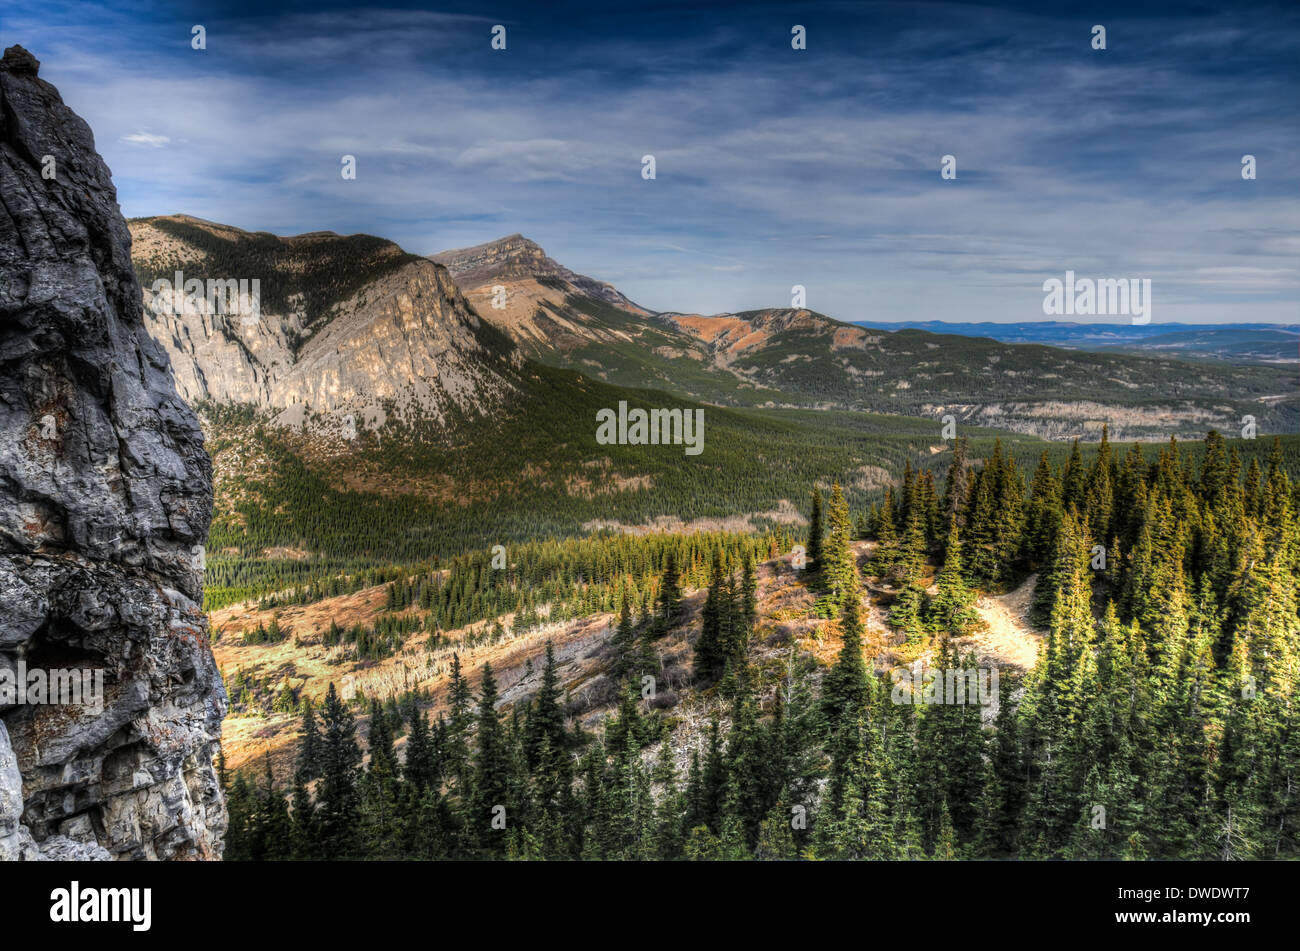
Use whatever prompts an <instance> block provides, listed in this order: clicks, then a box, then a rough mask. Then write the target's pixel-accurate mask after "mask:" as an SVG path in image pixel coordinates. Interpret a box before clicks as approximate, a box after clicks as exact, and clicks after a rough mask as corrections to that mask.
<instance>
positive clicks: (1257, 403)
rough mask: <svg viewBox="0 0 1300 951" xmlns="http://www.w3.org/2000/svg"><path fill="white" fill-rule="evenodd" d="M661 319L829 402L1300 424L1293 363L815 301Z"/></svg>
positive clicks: (1053, 434) (896, 408)
mask: <svg viewBox="0 0 1300 951" xmlns="http://www.w3.org/2000/svg"><path fill="white" fill-rule="evenodd" d="M660 318H661V319H663V320H666V321H669V322H671V323H672V324H673V325H674V326H677V327H680V328H681V329H684V330H686V331H688V332H691V333H693V334H695V335H696V336H697V337H698V338H699V339H700V340H702V341H704V342H706V343H707V345H708V347H709V352H710V357H711V359H712V360H713V361H714V362H715V363H716V364H718V365H720V366H724V367H725V368H726V369H728V370H729V371H730V372H732V373H733V374H735V375H736V376H737V377H738V378H740V379H742V380H746V381H749V382H750V383H751V384H752V385H753V386H754V387H756V388H757V387H765V388H768V389H771V390H776V391H778V392H780V393H783V394H801V395H802V396H804V397H805V398H810V399H812V400H815V401H816V402H817V403H818V404H819V405H823V406H837V407H844V408H849V409H860V410H868V411H871V412H878V413H894V414H902V415H908V416H922V417H928V418H938V417H940V416H942V415H945V414H949V413H950V414H952V415H953V416H955V417H956V418H957V419H958V420H961V421H966V422H970V423H974V424H977V425H985V426H997V427H1000V428H1005V429H1010V430H1013V431H1016V432H1023V433H1027V434H1032V435H1036V436H1040V437H1043V438H1047V439H1072V438H1082V439H1096V438H1099V436H1100V434H1101V429H1102V426H1103V425H1109V426H1110V430H1111V435H1112V437H1114V438H1118V439H1123V440H1131V439H1152V438H1161V437H1162V436H1167V435H1171V434H1172V435H1178V436H1181V437H1183V438H1195V436H1196V434H1197V433H1198V431H1200V430H1204V429H1206V428H1210V427H1215V428H1219V429H1222V430H1224V431H1227V432H1234V431H1237V430H1239V429H1240V427H1241V419H1242V417H1244V416H1246V415H1250V416H1254V417H1255V418H1256V421H1257V425H1258V426H1259V430H1260V432H1263V433H1265V434H1274V433H1290V432H1294V431H1295V430H1296V429H1297V427H1298V425H1300V389H1297V387H1296V385H1295V379H1294V372H1293V371H1292V370H1290V369H1287V368H1283V367H1265V366H1232V365H1211V364H1204V363H1198V364H1192V363H1189V362H1185V361H1181V360H1174V359H1170V358H1161V359H1151V358H1144V357H1137V356H1131V355H1128V354H1121V353H1091V352H1089V353H1082V352H1078V351H1071V350H1065V349H1060V348H1055V347H1046V346H1040V345H1026V344H1007V343H1001V342H999V341H996V340H991V339H988V338H982V337H963V336H958V335H954V334H933V333H928V332H926V331H922V330H899V331H894V332H889V331H883V330H878V329H873V328H867V327H863V326H859V325H854V324H845V323H841V322H839V321H836V320H833V319H831V318H829V317H825V316H823V315H821V314H817V313H814V312H812V311H807V310H789V309H778V310H763V311H750V312H747V313H740V314H721V315H717V316H712V317H704V316H700V315H686V314H662V315H660Z"/></svg>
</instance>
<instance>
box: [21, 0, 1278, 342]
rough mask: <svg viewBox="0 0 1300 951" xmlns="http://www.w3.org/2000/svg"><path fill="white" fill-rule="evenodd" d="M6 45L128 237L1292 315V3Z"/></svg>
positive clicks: (660, 280) (658, 277)
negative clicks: (495, 249) (392, 251)
mask: <svg viewBox="0 0 1300 951" xmlns="http://www.w3.org/2000/svg"><path fill="white" fill-rule="evenodd" d="M791 10H793V11H795V12H791ZM1098 10H1100V11H1101V12H1097V11H1098ZM498 23H499V24H502V25H504V26H505V27H506V29H507V47H506V49H505V50H503V51H498V50H492V49H491V47H490V39H491V28H492V26H493V25H494V24H498ZM794 23H799V24H802V25H804V26H805V27H806V28H807V37H808V48H807V49H806V50H802V51H798V50H793V49H791V46H790V29H791V26H792V25H793V24H794ZM1094 23H1101V24H1103V25H1105V27H1106V31H1107V49H1106V50H1104V51H1097V50H1093V49H1092V48H1091V46H1090V40H1091V32H1090V30H1091V27H1092V25H1093V24H1094ZM194 24H202V25H203V26H204V28H205V30H206V40H207V49H206V50H193V49H191V46H190V37H191V27H192V25H194ZM0 26H2V27H3V28H4V37H3V39H4V42H5V44H6V45H8V44H9V43H14V42H19V43H22V44H23V45H24V46H26V47H28V48H29V49H31V50H32V51H33V52H34V53H35V54H36V55H37V57H38V58H39V59H41V60H42V76H43V77H45V78H47V79H49V80H50V81H51V82H53V83H55V84H56V85H57V86H59V88H60V90H61V92H62V93H63V96H64V98H65V100H66V101H67V102H68V103H69V104H70V105H71V106H72V107H73V108H74V109H76V110H77V111H78V112H79V113H80V114H81V115H82V116H84V117H85V118H86V119H87V121H88V122H90V124H91V126H92V128H93V129H94V130H95V133H96V138H97V142H98V144H99V147H100V149H101V151H102V152H103V153H104V155H105V157H106V159H107V161H108V163H109V165H110V167H111V168H112V169H113V172H114V178H115V181H116V183H117V186H118V190H119V198H120V200H121V203H122V207H123V211H124V212H125V213H126V214H127V215H131V216H134V215H150V214H164V213H170V212H186V213H189V214H194V215H198V216H200V217H204V218H210V219H213V220H217V221H222V222H226V223H229V224H233V225H237V226H239V227H243V228H247V229H249V230H266V231H274V232H277V233H298V232H304V231H315V230H323V229H330V230H335V231H340V232H356V231H365V232H369V233H372V234H378V235H382V236H384V237H388V238H392V239H393V240H395V241H397V242H398V243H400V244H402V245H403V246H404V247H405V248H407V249H408V250H410V251H413V252H417V253H431V252H433V251H437V250H442V249H444V248H450V247H457V246H463V245H470V244H477V243H480V242H482V241H486V240H490V239H492V238H495V237H499V236H501V235H504V234H508V233H512V232H515V231H519V232H522V233H524V234H526V235H528V236H529V237H531V238H533V239H534V240H536V241H538V242H539V243H540V244H541V245H542V246H543V247H545V248H546V249H547V251H548V252H549V253H550V254H551V255H552V256H553V257H555V258H556V259H558V260H560V261H561V262H563V263H564V264H566V265H568V266H570V267H572V268H574V269H575V270H578V271H581V272H584V273H588V274H591V275H593V276H596V277H599V278H601V279H604V280H609V281H612V282H614V283H615V284H617V285H618V286H619V287H620V288H621V289H622V290H623V291H624V292H625V293H627V294H628V295H629V296H630V297H632V298H633V299H635V300H638V301H639V302H641V303H643V304H644V305H646V306H648V307H652V308H656V309H663V310H693V311H700V312H717V311H723V310H743V309H747V308H757V307H766V306H785V305H787V304H788V303H789V300H790V287H791V286H792V285H794V284H802V285H804V286H805V287H807V289H808V305H809V306H810V307H812V308H814V309H816V310H820V311H822V312H824V313H828V314H831V315H832V316H835V317H839V318H841V319H845V320H872V319H878V320H927V319H948V320H970V321H978V320H1033V319H1037V318H1040V317H1042V309H1041V303H1042V298H1043V292H1042V282H1043V281H1044V280H1045V279H1046V278H1048V277H1053V276H1057V277H1059V276H1061V275H1063V273H1064V272H1065V271H1066V270H1067V269H1070V270H1074V271H1075V272H1076V273H1079V274H1081V275H1091V276H1098V277H1101V276H1105V277H1139V278H1150V279H1151V281H1152V284H1153V294H1154V302H1155V310H1154V312H1155V321H1156V322H1162V321H1222V320H1250V321H1275V322H1297V321H1300V309H1298V305H1297V300H1298V299H1300V298H1298V292H1300V265H1298V261H1300V254H1298V252H1300V198H1297V196H1298V195H1300V160H1298V159H1297V155H1298V154H1300V122H1298V121H1297V113H1296V110H1295V105H1294V104H1295V102H1297V101H1300V65H1298V64H1300V14H1297V12H1296V11H1295V10H1294V9H1293V8H1290V7H1276V8H1269V7H1258V8H1256V9H1254V10H1252V11H1248V12H1239V11H1237V10H1235V9H1234V8H1233V7H1231V6H1228V5H1225V6H1224V7H1223V8H1221V9H1216V8H1214V7H1205V6H1202V7H1199V8H1198V12H1197V13H1196V15H1195V16H1182V15H1163V14H1162V11H1161V10H1159V9H1157V8H1152V9H1150V10H1144V9H1143V8H1142V7H1141V5H1138V6H1136V7H1135V6H1134V5H1132V4H1125V5H1117V6H1113V7H1108V6H1107V5H1105V4H1103V5H1101V6H1100V7H1097V8H1094V9H1093V12H1091V13H1087V14H1084V15H1082V16H1078V15H1044V14H1040V13H1036V12H1033V9H1032V8H1024V9H1022V8H1020V7H1016V6H1000V7H989V6H981V7H968V6H958V5H946V4H926V5H907V6H903V5H893V4H870V5H845V4H813V5H806V4H804V5H798V6H796V7H793V8H785V7H781V6H775V5H755V6H752V7H738V6H735V5H731V4H720V5H716V6H711V5H704V6H701V5H699V4H690V5H689V6H687V5H682V6H675V5H671V4H670V5H664V4H653V5H644V6H638V5H620V6H619V8H618V9H617V10H616V11H607V12H593V11H592V10H590V9H583V8H579V7H577V6H572V7H570V6H566V5H561V6H559V7H555V6H551V5H541V4H529V5H521V6H514V5H511V4H501V5H498V6H496V7H495V8H486V9H484V8H480V9H479V10H474V9H470V8H468V7H466V8H463V9H458V8H448V9H446V10H445V11H443V12H429V11H423V10H416V9H403V8H399V7H394V8H391V9H386V10H369V11H360V10H358V9H357V8H356V7H354V6H353V5H351V4H349V5H347V6H346V7H344V6H342V5H339V6H338V7H337V8H333V9H332V8H331V5H330V4H328V3H326V4H313V5H312V6H311V8H310V9H307V8H285V9H283V10H279V11H277V10H274V9H273V8H272V7H271V6H270V5H268V4H265V3H263V4H257V5H252V4H248V5H240V4H232V5H220V4H218V5H216V6H214V5H212V4H203V5H201V6H196V7H194V8H193V9H189V10H187V9H185V6H184V4H182V5H181V6H180V7H177V6H174V5H166V6H163V5H154V4H140V5H136V6H131V5H119V6H118V7H117V8H116V9H115V11H112V12H110V11H105V10H104V9H102V8H99V7H96V6H92V5H86V4H79V3H51V4H42V5H41V7H40V9H39V11H38V10H32V11H31V14H30V15H26V14H24V12H23V11H22V10H21V9H19V10H18V12H17V14H16V15H11V16H9V17H7V18H6V19H5V21H4V23H3V24H0ZM1247 153H1249V154H1252V155H1254V156H1255V158H1256V162H1257V167H1258V178H1257V180H1255V181H1243V180H1242V177H1241V171H1240V170H1241V159H1242V155H1243V154H1247ZM646 154H652V155H654V156H655V160H656V172H657V177H656V179H655V180H654V181H646V180H644V179H643V178H642V177H641V159H642V156H643V155H646ZM343 155H354V156H355V157H356V163H357V178H356V180H355V181H346V180H344V179H342V177H341V176H340V174H339V170H340V167H341V166H340V161H341V158H342V156H343ZM944 155H953V156H955V158H956V163H957V178H956V179H955V180H952V181H945V180H943V179H941V177H940V174H939V168H940V161H941V157H942V156H944Z"/></svg>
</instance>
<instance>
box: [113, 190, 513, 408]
mask: <svg viewBox="0 0 1300 951" xmlns="http://www.w3.org/2000/svg"><path fill="white" fill-rule="evenodd" d="M130 227H131V231H132V235H133V238H134V242H135V252H134V261H135V265H136V270H137V272H138V273H139V276H140V278H141V284H142V285H143V287H144V298H145V312H146V325H147V327H148V329H149V332H150V333H151V334H152V335H153V337H154V338H155V339H156V340H158V342H159V343H160V344H162V346H163V348H164V349H165V350H166V351H167V353H168V356H169V357H170V358H171V361H172V365H173V367H175V374H176V385H177V390H178V392H179V393H180V395H181V396H182V397H183V398H184V399H186V400H187V401H188V402H190V403H191V404H197V403H201V402H204V401H213V402H218V403H224V402H237V403H245V404H249V405H252V406H256V407H258V408H263V409H271V410H274V411H275V412H276V419H277V421H278V422H280V423H284V424H289V425H299V424H301V423H303V422H305V421H311V420H313V419H314V418H315V417H316V416H317V415H323V416H328V417H332V418H333V419H334V420H335V421H340V420H343V419H344V417H346V416H351V417H352V425H353V426H355V427H362V426H369V427H374V428H378V427H380V426H382V425H383V423H384V422H385V421H386V420H387V419H388V417H389V416H390V415H392V416H395V417H396V418H397V419H399V420H411V419H417V418H418V419H421V420H432V421H435V422H436V423H437V424H438V425H439V426H444V427H445V426H448V425H450V424H451V422H452V421H453V420H454V419H455V418H456V417H458V416H471V417H477V416H481V415H485V414H487V413H490V412H491V411H492V410H493V409H494V408H497V407H499V406H500V404H501V402H502V401H503V399H504V398H505V397H506V395H507V394H508V393H510V392H511V391H513V390H515V389H517V387H518V369H519V366H520V364H521V362H522V360H521V357H520V355H519V354H518V352H517V351H516V350H515V349H514V347H512V346H511V345H510V343H509V341H507V340H506V339H505V338H504V337H502V336H501V335H500V334H498V333H496V332H495V331H494V330H493V329H492V328H491V327H490V326H487V325H485V324H483V322H482V321H481V320H480V319H479V317H478V315H477V314H476V313H475V312H474V310H473V308H472V307H470V306H469V305H468V304H467V302H466V301H465V299H464V298H463V297H462V296H461V294H460V291H459V289H458V288H457V287H456V284H455V282H454V281H452V280H451V278H450V277H449V276H448V274H447V272H446V270H445V269H444V268H442V267H440V266H438V265H436V264H433V263H432V262H429V261H426V260H424V259H423V258H419V257H416V256H414V255H408V254H406V253H405V252H403V251H402V250H401V249H400V248H398V247H397V245H395V244H392V243H391V242H387V241H383V240H381V239H378V238H372V237H369V236H367V235H352V236H349V237H341V236H339V235H336V234H332V233H328V232H319V233H315V234H308V235H299V236H297V237H292V238H278V237H275V236H273V235H269V234H250V233H248V232H244V231H240V230H238V229H236V228H230V227H227V226H224V225H215V224H212V223H210V222H205V221H200V220H199V219H195V218H188V217H184V216H172V217H163V218H144V219H135V220H133V221H132V222H131V223H130ZM178 271H179V272H181V274H182V275H183V276H184V278H185V282H186V283H188V282H189V281H190V280H191V279H197V280H198V281H202V282H204V285H205V287H206V284H207V282H208V281H210V280H216V281H227V280H242V281H247V282H249V286H250V287H251V282H252V281H253V280H257V281H258V282H259V285H260V292H261V297H260V308H259V312H256V313H254V312H253V311H252V310H251V309H250V308H248V307H247V306H244V307H243V308H242V309H238V311H237V312H234V313H231V312H229V311H230V310H235V308H233V307H232V308H227V307H226V306H225V301H224V300H218V301H217V302H215V303H214V302H212V301H209V300H206V299H201V300H197V301H194V300H190V301H186V300H185V299H184V296H183V295H182V294H181V293H178V292H173V293H170V294H169V293H167V292H166V291H167V288H166V287H163V293H161V294H155V293H154V290H153V287H154V282H155V281H160V280H161V281H167V282H169V284H172V285H174V284H175V277H174V275H175V274H176V272H178Z"/></svg>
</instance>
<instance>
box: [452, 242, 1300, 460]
mask: <svg viewBox="0 0 1300 951" xmlns="http://www.w3.org/2000/svg"><path fill="white" fill-rule="evenodd" d="M434 258H435V260H438V261H441V262H444V263H446V264H447V266H448V268H449V270H450V271H451V273H452V275H453V277H455V279H456V280H457V281H458V282H460V283H462V285H463V286H464V287H465V288H466V290H465V294H466V297H467V298H468V299H469V300H470V301H471V302H472V303H473V304H474V306H475V307H476V308H477V309H478V311H479V313H480V314H482V315H483V317H484V318H485V319H486V320H488V321H490V322H492V323H494V324H495V325H496V326H498V327H499V328H501V329H502V330H503V331H504V332H505V333H507V334H508V335H509V336H510V337H511V338H512V339H514V340H515V342H516V343H517V344H518V345H519V346H520V347H521V348H523V349H524V351H525V352H526V353H528V355H529V356H532V357H534V358H535V359H537V360H539V361H541V362H544V363H547V364H550V365H552V366H558V367H565V368H569V369H576V370H579V371H580V372H582V373H584V374H586V375H588V376H592V377H596V378H599V379H601V380H606V381H608V382H610V383H614V384H617V385H620V386H628V387H637V388H654V389H664V390H668V391H671V392H677V393H681V394H683V395H685V396H688V397H690V398H692V399H697V400H701V401H703V402H707V403H714V404H720V405H729V406H754V407H766V408H776V407H787V408H795V407H803V408H814V409H828V408H835V409H844V410H851V411H864V410H865V411H868V412H873V413H886V414H901V415H907V416H913V417H922V418H925V419H929V420H937V419H939V418H941V417H942V416H944V415H946V414H952V415H953V416H954V417H956V418H957V419H958V420H959V421H962V422H967V423H971V424H975V425H980V426H993V427H998V428H1002V429H1008V430H1012V431H1016V432H1021V433H1025V434H1027V435H1033V436H1038V437H1042V438H1047V439H1071V438H1082V439H1085V440H1095V439H1097V438H1099V437H1100V434H1101V428H1102V426H1103V425H1109V426H1110V428H1111V434H1112V436H1113V437H1114V438H1117V439H1125V440H1127V439H1162V438H1165V437H1167V436H1169V435H1178V436H1181V437H1183V438H1196V437H1197V436H1199V435H1201V434H1202V433H1203V432H1204V430H1205V429H1206V428H1209V427H1217V428H1219V429H1222V430H1224V431H1226V432H1235V431H1239V430H1240V428H1241V425H1242V422H1241V420H1242V417H1243V416H1247V415H1250V416H1254V417H1255V418H1256V420H1257V422H1258V425H1259V427H1260V431H1261V432H1263V433H1265V434H1269V433H1278V432H1294V431H1295V430H1296V429H1297V428H1300V391H1297V387H1296V386H1295V381H1294V379H1293V375H1292V374H1291V373H1290V372H1289V371H1288V370H1286V369H1283V368H1280V367H1260V366H1256V367H1236V366H1205V365H1203V364H1199V365H1195V366H1189V365H1188V364H1187V363H1184V362H1182V361H1178V360H1174V359H1171V358H1170V357H1169V356H1165V355H1163V353H1161V355H1160V357H1159V358H1158V359H1142V358H1139V357H1135V356H1131V355H1129V354H1125V353H1113V354H1112V353H1107V354H1105V355H1102V354H1088V355H1081V354H1079V353H1077V352H1072V351H1070V350H1064V349H1049V348H1047V347H1042V346H1037V347H1016V346H1007V345H1005V344H1003V343H999V342H996V341H994V340H990V339H983V340H977V339H974V338H971V337H966V336H959V335H955V334H952V333H946V334H926V333H921V332H919V331H916V330H904V331H886V330H867V329H864V328H863V327H861V326H857V325H853V324H846V323H842V322H840V321H837V320H834V319H832V318H830V317H827V316H824V315H822V314H818V313H815V312H813V311H808V310H792V309H772V310H762V311H751V312H747V313H734V314H717V315H708V316H706V315H700V314H685V313H675V312H667V313H659V314H654V315H649V314H648V312H647V311H646V310H645V309H643V308H641V307H639V306H638V305H636V304H634V303H632V302H631V301H630V300H629V299H628V298H627V297H626V296H624V295H622V294H621V293H619V292H618V291H617V290H616V289H614V288H613V287H612V286H611V285H609V284H606V283H603V282H600V281H596V280H594V279H592V278H588V277H584V276H582V275H578V274H575V273H574V272H572V271H570V270H569V269H568V268H565V267H563V266H562V265H560V264H558V263H557V262H555V261H554V260H553V259H551V258H550V257H548V256H547V255H546V254H545V252H544V251H543V250H542V249H541V248H540V247H539V246H538V245H537V244H535V243H534V242H532V241H529V240H528V239H526V238H524V237H522V236H520V235H511V236H509V237H507V238H502V239H500V240H498V241H493V242H488V243H487V244H483V245H478V246H476V247H473V248H466V249H462V250H459V251H446V252H442V253H441V254H438V255H435V256H434ZM496 289H499V290H501V291H503V292H504V294H503V295H496V303H498V304H503V306H494V300H493V298H494V290H496ZM502 298H504V299H502ZM934 326H935V327H938V328H942V327H944V326H946V325H943V324H940V323H938V322H935V324H934ZM970 326H976V325H970ZM979 326H984V325H979ZM990 326H992V325H990ZM1058 326H1060V327H1062V328H1064V327H1067V326H1068V325H1065V324H1059V325H1058ZM1082 329H1084V328H1082V326H1081V325H1080V330H1082ZM1097 330H1098V332H1099V333H1101V332H1103V331H1102V330H1101V328H1097ZM1031 332H1032V331H1031V330H1030V329H1026V330H1025V333H1026V334H1030V333H1031ZM1122 332H1123V331H1122V328H1121V330H1120V331H1117V332H1116V333H1117V334H1118V336H1114V337H1113V338H1098V339H1099V340H1102V341H1104V340H1113V341H1122V340H1124V339H1126V338H1124V337H1123V336H1122ZM1252 345H1253V344H1252ZM1098 349H1100V346H1099V347H1098ZM1157 352H1159V351H1157ZM1173 355H1182V354H1173ZM1187 355H1188V356H1195V354H1194V353H1189V354H1187ZM1243 362H1244V361H1243Z"/></svg>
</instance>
